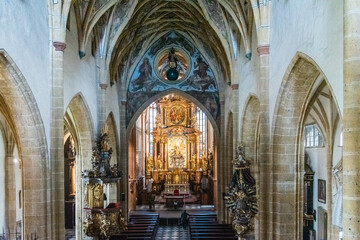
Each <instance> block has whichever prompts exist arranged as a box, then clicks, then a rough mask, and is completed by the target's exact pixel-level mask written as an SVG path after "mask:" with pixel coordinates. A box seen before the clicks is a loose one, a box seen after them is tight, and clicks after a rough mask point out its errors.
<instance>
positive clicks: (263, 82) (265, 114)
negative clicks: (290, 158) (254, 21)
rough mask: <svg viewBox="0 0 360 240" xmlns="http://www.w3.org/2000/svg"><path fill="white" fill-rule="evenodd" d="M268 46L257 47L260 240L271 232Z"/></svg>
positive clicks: (268, 236) (269, 236) (271, 193)
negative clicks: (258, 66)
mask: <svg viewBox="0 0 360 240" xmlns="http://www.w3.org/2000/svg"><path fill="white" fill-rule="evenodd" d="M269 50H270V46H269V45H263V46H259V47H258V49H257V51H258V54H259V59H260V64H259V65H260V79H259V93H260V96H259V97H260V99H259V100H260V127H259V129H260V134H261V138H260V143H259V155H260V157H259V172H260V174H259V176H260V179H259V190H258V196H259V199H258V201H259V210H260V211H259V215H260V216H259V217H260V239H270V238H271V230H272V219H271V213H272V204H273V191H272V188H273V186H272V177H271V172H272V164H271V162H270V159H271V155H270V144H269V142H270V123H269ZM259 193H260V194H259Z"/></svg>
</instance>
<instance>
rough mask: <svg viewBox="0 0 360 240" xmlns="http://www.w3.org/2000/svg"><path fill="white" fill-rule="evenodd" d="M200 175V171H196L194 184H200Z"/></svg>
mask: <svg viewBox="0 0 360 240" xmlns="http://www.w3.org/2000/svg"><path fill="white" fill-rule="evenodd" d="M201 173H202V171H200V170H197V171H196V183H200V180H201Z"/></svg>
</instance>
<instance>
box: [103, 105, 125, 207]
mask: <svg viewBox="0 0 360 240" xmlns="http://www.w3.org/2000/svg"><path fill="white" fill-rule="evenodd" d="M105 124H106V126H107V132H108V136H109V146H110V147H112V149H113V152H112V154H111V165H113V164H115V163H116V164H117V165H118V166H120V155H119V140H118V132H117V127H116V122H115V118H114V114H113V112H110V113H109V115H108V117H107V119H106V122H105ZM116 186H117V187H116V188H110V189H108V188H107V191H108V193H109V194H107V195H108V200H107V203H110V202H120V194H119V192H120V190H121V189H123V188H124V187H123V186H121V182H120V183H117V185H116Z"/></svg>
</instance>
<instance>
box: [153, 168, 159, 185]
mask: <svg viewBox="0 0 360 240" xmlns="http://www.w3.org/2000/svg"><path fill="white" fill-rule="evenodd" d="M152 177H153V179H154V183H158V182H159V172H158V170H154V171H153V172H152Z"/></svg>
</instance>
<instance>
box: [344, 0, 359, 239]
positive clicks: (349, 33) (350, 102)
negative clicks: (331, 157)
mask: <svg viewBox="0 0 360 240" xmlns="http://www.w3.org/2000/svg"><path fill="white" fill-rule="evenodd" d="M359 23H360V0H345V1H344V65H343V67H344V119H343V127H344V132H343V176H344V180H343V182H344V186H343V187H344V188H343V189H344V192H343V194H344V196H343V226H344V229H343V231H344V239H346V240H347V239H360V210H359V209H360V187H359V183H360V71H359V69H360V25H359Z"/></svg>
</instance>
